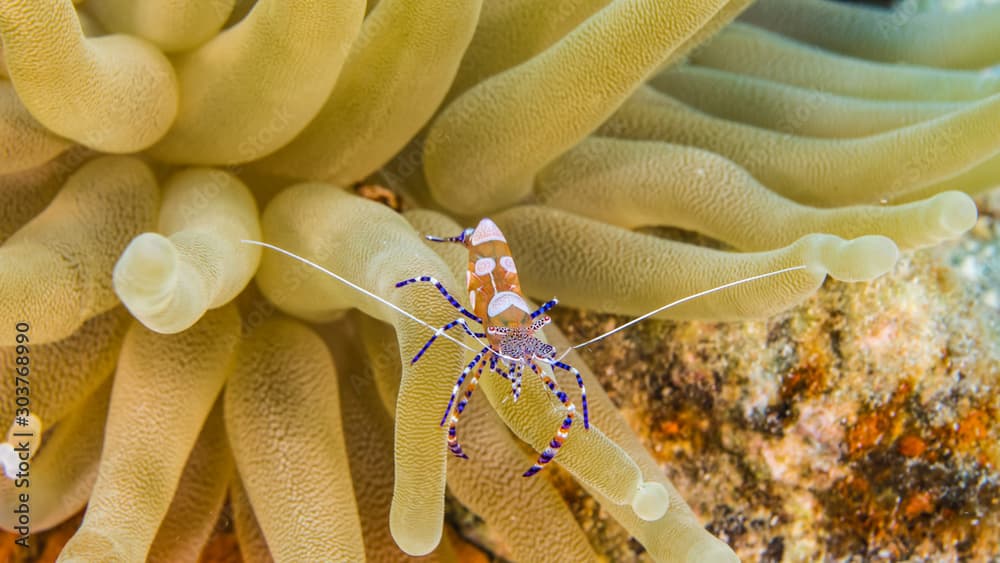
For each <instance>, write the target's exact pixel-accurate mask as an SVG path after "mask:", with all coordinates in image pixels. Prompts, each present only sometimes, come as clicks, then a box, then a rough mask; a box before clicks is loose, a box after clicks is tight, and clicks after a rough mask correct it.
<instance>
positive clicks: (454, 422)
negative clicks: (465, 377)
mask: <svg viewBox="0 0 1000 563" xmlns="http://www.w3.org/2000/svg"><path fill="white" fill-rule="evenodd" d="M485 365H486V358H483V359H482V360H480V361H479V362H478V369H477V370H476V374H475V375H473V376H472V377H471V378H470V379H469V384H468V385H466V386H465V396H464V397H462V400H461V401H459V402H458V404H457V405H455V412H454V413H453V414H452V415H451V420H449V421H448V449H449V450H451V453H453V454H455V455H456V456H458V457H460V458H462V459H469V456H467V455H465V452H463V451H462V446H460V445H459V444H458V435H457V430H456V427H457V426H458V417H460V416H462V412H464V411H465V407H466V405H468V404H469V398H470V397H472V393H473V392H474V391H475V390H476V385H478V384H479V378H480V377H482V375H483V367H484V366H485Z"/></svg>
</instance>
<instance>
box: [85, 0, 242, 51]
mask: <svg viewBox="0 0 1000 563" xmlns="http://www.w3.org/2000/svg"><path fill="white" fill-rule="evenodd" d="M235 4H236V0H143V1H142V2H133V1H131V0H88V1H87V3H86V10H87V11H88V12H90V13H91V14H93V15H94V17H96V18H97V19H98V20H100V22H101V24H103V25H104V27H106V28H107V29H108V30H109V31H111V32H113V33H128V34H129V35H135V36H138V37H142V38H143V39H145V40H146V41H149V42H150V43H152V44H154V45H156V46H157V47H159V48H160V50H162V51H164V52H168V53H169V52H173V51H184V50H187V49H191V48H193V47H197V46H198V45H200V44H202V43H204V42H205V41H208V40H209V39H210V38H212V37H213V36H214V35H215V34H216V33H218V32H219V29H220V28H222V24H223V23H225V22H226V19H227V18H228V17H229V14H230V12H232V9H233V6H234V5H235Z"/></svg>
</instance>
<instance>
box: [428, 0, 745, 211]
mask: <svg viewBox="0 0 1000 563" xmlns="http://www.w3.org/2000/svg"><path fill="white" fill-rule="evenodd" d="M725 4H726V2H725V1H724V0H712V1H710V2H695V1H693V0H682V1H678V2H671V3H669V4H668V3H664V2H662V1H659V0H616V1H615V2H612V3H611V4H609V5H608V6H607V7H605V8H604V9H603V10H601V11H600V12H598V13H596V14H594V15H593V16H592V17H591V18H590V19H588V20H587V21H586V22H584V23H583V24H581V25H580V26H578V27H577V28H576V29H574V30H573V31H572V32H571V33H570V34H569V35H567V36H566V37H564V38H563V39H562V40H560V41H559V42H558V43H556V44H554V45H553V46H552V47H550V48H548V49H547V50H545V51H544V52H543V53H541V54H540V55H538V56H536V57H534V58H532V59H530V60H528V61H526V62H524V63H522V64H521V65H518V66H517V67H515V68H512V69H510V70H508V71H507V72H504V73H501V74H498V75H496V76H493V77H492V78H490V79H488V80H485V81H483V82H481V83H480V84H478V85H477V86H476V87H474V88H472V89H470V90H468V91H466V92H465V93H464V94H462V96H460V97H459V98H458V99H456V100H455V101H454V102H452V103H451V104H450V105H449V106H448V107H447V108H446V109H445V110H444V111H443V112H442V113H441V114H440V115H439V116H438V118H437V119H436V120H435V121H434V123H433V124H432V126H431V129H430V131H429V133H428V136H427V141H426V144H425V146H424V171H425V173H426V175H427V180H428V182H429V184H430V187H431V193H432V194H433V195H434V198H435V199H436V200H437V201H438V203H440V204H441V205H443V206H445V207H446V208H448V209H450V210H452V211H454V212H457V213H462V214H481V213H485V212H488V211H491V210H495V209H498V208H502V207H505V206H507V205H510V204H512V203H515V202H517V201H519V200H520V199H521V198H523V197H524V196H526V195H528V193H529V192H530V191H531V184H532V180H533V177H534V175H535V173H536V172H538V170H539V169H540V168H541V167H543V166H544V165H545V164H547V163H548V162H550V161H551V160H552V159H554V158H555V157H557V156H558V155H559V154H560V153H562V152H563V151H565V150H566V149H568V148H570V147H571V146H573V145H574V144H576V143H577V142H579V141H580V139H582V138H583V137H585V136H586V135H587V134H589V133H590V132H592V131H593V130H594V129H595V128H596V127H597V126H598V125H599V123H600V122H601V121H603V120H605V119H606V118H607V117H608V116H609V115H610V114H611V113H612V112H613V111H614V110H615V108H616V107H618V105H619V104H621V103H622V101H624V100H625V99H626V97H628V96H629V94H631V93H632V92H633V91H634V90H635V89H636V88H637V87H638V86H639V85H640V84H641V82H642V81H643V80H645V78H646V77H648V76H649V75H650V74H651V73H652V72H653V71H655V70H656V68H658V66H659V65H660V64H661V63H662V62H663V61H664V60H665V59H667V57H668V56H669V55H670V54H671V53H672V52H673V51H674V50H676V49H677V48H678V47H679V46H681V45H682V44H683V43H684V42H685V41H686V40H687V39H688V38H689V37H690V36H691V35H692V34H694V33H695V32H696V31H697V30H698V29H700V28H701V27H702V26H703V25H704V24H705V23H706V22H708V21H709V20H711V19H712V17H713V16H715V15H716V13H717V12H718V11H719V10H720V9H721V8H722V7H723V6H724V5H725ZM640 22H641V23H640Z"/></svg>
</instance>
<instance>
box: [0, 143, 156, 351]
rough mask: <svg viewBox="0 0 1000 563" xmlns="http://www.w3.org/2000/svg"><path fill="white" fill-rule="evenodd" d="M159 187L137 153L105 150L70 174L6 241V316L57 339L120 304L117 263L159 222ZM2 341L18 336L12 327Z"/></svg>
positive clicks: (1, 317)
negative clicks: (131, 242) (116, 288)
mask: <svg viewBox="0 0 1000 563" xmlns="http://www.w3.org/2000/svg"><path fill="white" fill-rule="evenodd" d="M158 207H159V189H158V188H157V185H156V180H155V179H154V178H153V174H152V172H150V170H149V168H148V167H146V165H144V164H143V163H142V162H140V161H139V160H137V159H134V158H130V157H103V158H99V159H96V160H93V161H90V162H88V163H87V164H86V165H84V166H83V167H82V168H80V169H79V170H78V171H77V172H76V173H75V174H73V175H72V176H70V178H69V180H67V181H66V184H65V186H64V187H63V188H62V190H60V191H59V194H58V195H57V196H56V198H55V199H54V200H53V201H52V203H51V204H50V205H49V206H48V207H47V208H46V209H45V211H44V212H43V213H41V214H40V215H38V216H37V217H35V218H34V219H33V220H32V221H31V222H30V223H28V224H27V225H25V226H24V227H22V228H21V229H20V230H19V231H17V232H16V233H14V234H13V235H12V236H11V237H10V238H9V239H7V241H6V242H5V243H4V244H3V246H2V247H0V295H3V296H4V297H5V299H4V300H3V302H2V304H0V322H2V323H3V325H4V326H14V323H16V322H19V321H26V322H29V323H31V325H32V337H33V340H34V341H35V342H36V343H39V344H40V343H44V342H53V341H55V340H59V339H61V338H65V337H67V336H69V335H70V334H72V333H73V332H74V331H76V330H77V329H78V328H79V327H80V325H82V324H83V323H84V322H85V321H86V320H87V319H90V318H91V317H94V316H96V315H99V314H101V313H103V312H105V311H107V310H109V309H111V308H112V307H114V306H115V305H117V304H118V297H117V296H116V295H115V293H114V290H113V289H112V287H111V269H112V265H113V264H114V262H115V260H117V258H118V255H120V254H121V251H122V250H123V249H124V248H125V245H126V244H127V243H128V241H129V240H131V239H132V237H134V236H136V235H137V234H139V233H141V232H142V231H147V230H150V229H151V228H152V227H153V224H154V221H155V217H156V211H157V208H158ZM4 335H5V336H4V337H3V338H2V339H0V345H10V344H12V343H13V333H12V332H5V333H4Z"/></svg>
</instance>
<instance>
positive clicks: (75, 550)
mask: <svg viewBox="0 0 1000 563" xmlns="http://www.w3.org/2000/svg"><path fill="white" fill-rule="evenodd" d="M56 561H58V563H86V562H88V561H107V562H109V563H111V562H114V563H117V562H119V561H121V562H124V561H129V558H128V557H127V556H126V555H125V553H124V550H123V549H122V548H121V546H120V544H119V543H118V542H117V541H115V539H114V538H112V537H110V536H107V535H105V534H100V533H97V532H94V531H91V530H87V529H81V530H79V531H78V532H77V533H76V535H74V536H73V537H72V538H71V539H70V540H69V542H68V543H67V544H66V546H65V547H64V548H63V551H62V553H60V554H59V559H57V560H56Z"/></svg>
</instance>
